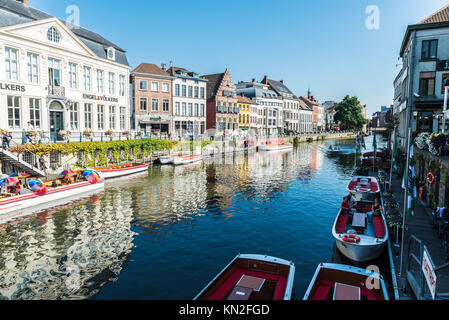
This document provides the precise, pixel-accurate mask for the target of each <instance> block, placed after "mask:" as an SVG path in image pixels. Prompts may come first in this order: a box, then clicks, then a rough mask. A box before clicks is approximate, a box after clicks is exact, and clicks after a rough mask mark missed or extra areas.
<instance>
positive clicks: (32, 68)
mask: <svg viewBox="0 0 449 320" xmlns="http://www.w3.org/2000/svg"><path fill="white" fill-rule="evenodd" d="M27 60H28V61H27V69H28V82H30V83H38V82H39V77H38V70H39V68H38V65H37V54H34V53H29V52H28V53H27Z"/></svg>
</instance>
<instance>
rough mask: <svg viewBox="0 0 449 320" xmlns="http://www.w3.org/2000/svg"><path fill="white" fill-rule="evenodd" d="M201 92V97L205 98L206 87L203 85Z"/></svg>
mask: <svg viewBox="0 0 449 320" xmlns="http://www.w3.org/2000/svg"><path fill="white" fill-rule="evenodd" d="M200 92H201V99H204V98H205V95H204V87H201V89H200Z"/></svg>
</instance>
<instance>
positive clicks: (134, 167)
mask: <svg viewBox="0 0 449 320" xmlns="http://www.w3.org/2000/svg"><path fill="white" fill-rule="evenodd" d="M93 170H95V171H97V172H99V173H100V175H101V177H102V178H104V179H113V178H118V177H122V176H127V175H131V174H135V173H140V172H144V171H146V170H148V165H147V164H143V163H129V164H122V165H116V166H108V167H99V168H93Z"/></svg>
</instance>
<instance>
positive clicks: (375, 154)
mask: <svg viewBox="0 0 449 320" xmlns="http://www.w3.org/2000/svg"><path fill="white" fill-rule="evenodd" d="M373 149H374V158H376V156H377V141H376V132H374V139H373Z"/></svg>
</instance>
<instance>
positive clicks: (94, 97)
mask: <svg viewBox="0 0 449 320" xmlns="http://www.w3.org/2000/svg"><path fill="white" fill-rule="evenodd" d="M83 99H88V100H97V101H105V102H118V98H114V97H107V96H97V95H94V94H83Z"/></svg>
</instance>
